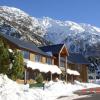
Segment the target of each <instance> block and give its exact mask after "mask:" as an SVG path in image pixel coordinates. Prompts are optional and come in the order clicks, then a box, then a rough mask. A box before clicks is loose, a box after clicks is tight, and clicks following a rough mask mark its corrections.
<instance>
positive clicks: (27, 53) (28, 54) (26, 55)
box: [22, 51, 30, 59]
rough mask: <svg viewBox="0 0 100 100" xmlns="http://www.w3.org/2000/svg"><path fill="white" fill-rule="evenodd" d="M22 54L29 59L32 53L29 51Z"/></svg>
mask: <svg viewBox="0 0 100 100" xmlns="http://www.w3.org/2000/svg"><path fill="white" fill-rule="evenodd" d="M22 53H23V57H24V58H25V59H29V56H30V53H29V52H28V51H22Z"/></svg>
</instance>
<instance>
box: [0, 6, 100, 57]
mask: <svg viewBox="0 0 100 100" xmlns="http://www.w3.org/2000/svg"><path fill="white" fill-rule="evenodd" d="M0 21H1V22H0V23H1V24H0V26H1V28H0V31H1V32H3V33H6V34H8V35H14V36H18V37H21V39H25V40H31V41H33V43H35V44H36V45H48V44H52V43H53V44H59V43H65V44H66V45H67V47H68V49H69V51H71V52H80V53H83V54H86V55H88V53H89V52H92V51H96V50H100V47H99V45H100V28H98V27H95V26H92V25H90V24H85V23H75V22H72V21H61V20H54V19H52V18H49V17H43V18H35V17H31V16H30V15H28V14H27V13H25V12H24V11H22V10H20V9H17V8H13V7H7V6H0ZM2 23H3V24H2ZM6 24H7V25H8V26H9V25H10V26H11V29H9V30H10V31H8V30H7V29H8V27H6V26H7V25H6ZM13 28H14V29H13ZM15 33H16V34H15ZM47 41H51V42H52V43H51V42H47Z"/></svg>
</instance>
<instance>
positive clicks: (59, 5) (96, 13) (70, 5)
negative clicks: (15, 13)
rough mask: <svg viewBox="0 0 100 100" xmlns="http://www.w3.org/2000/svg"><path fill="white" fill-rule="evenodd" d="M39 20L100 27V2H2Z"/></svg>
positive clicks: (68, 0) (40, 0)
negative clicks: (63, 21) (50, 19)
mask: <svg viewBox="0 0 100 100" xmlns="http://www.w3.org/2000/svg"><path fill="white" fill-rule="evenodd" d="M0 6H10V7H16V8H19V9H21V10H23V11H25V12H26V13H28V14H29V15H31V16H33V17H37V18H42V17H44V16H45V17H51V18H53V19H57V20H69V21H74V22H77V23H88V24H91V25H95V26H97V27H100V0H0Z"/></svg>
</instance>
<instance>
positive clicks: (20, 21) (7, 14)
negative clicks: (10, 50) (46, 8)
mask: <svg viewBox="0 0 100 100" xmlns="http://www.w3.org/2000/svg"><path fill="white" fill-rule="evenodd" d="M0 32H2V33H5V34H8V35H12V36H17V37H19V38H21V39H25V40H31V41H33V42H34V43H35V44H36V45H47V44H49V42H48V41H46V40H45V39H44V38H42V37H40V36H39V35H41V34H42V33H45V30H44V29H43V28H42V27H41V25H40V24H39V22H38V19H36V18H34V17H30V16H29V15H28V14H26V13H25V12H24V11H21V10H20V9H17V8H14V7H7V6H1V7H0ZM37 33H38V34H37Z"/></svg>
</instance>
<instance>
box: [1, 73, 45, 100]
mask: <svg viewBox="0 0 100 100" xmlns="http://www.w3.org/2000/svg"><path fill="white" fill-rule="evenodd" d="M44 98H45V96H44V94H43V90H41V89H35V90H34V89H29V88H28V86H27V85H26V86H25V85H19V84H17V83H16V82H14V81H12V80H10V79H9V78H8V77H7V76H6V75H2V74H0V100H44Z"/></svg>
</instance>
